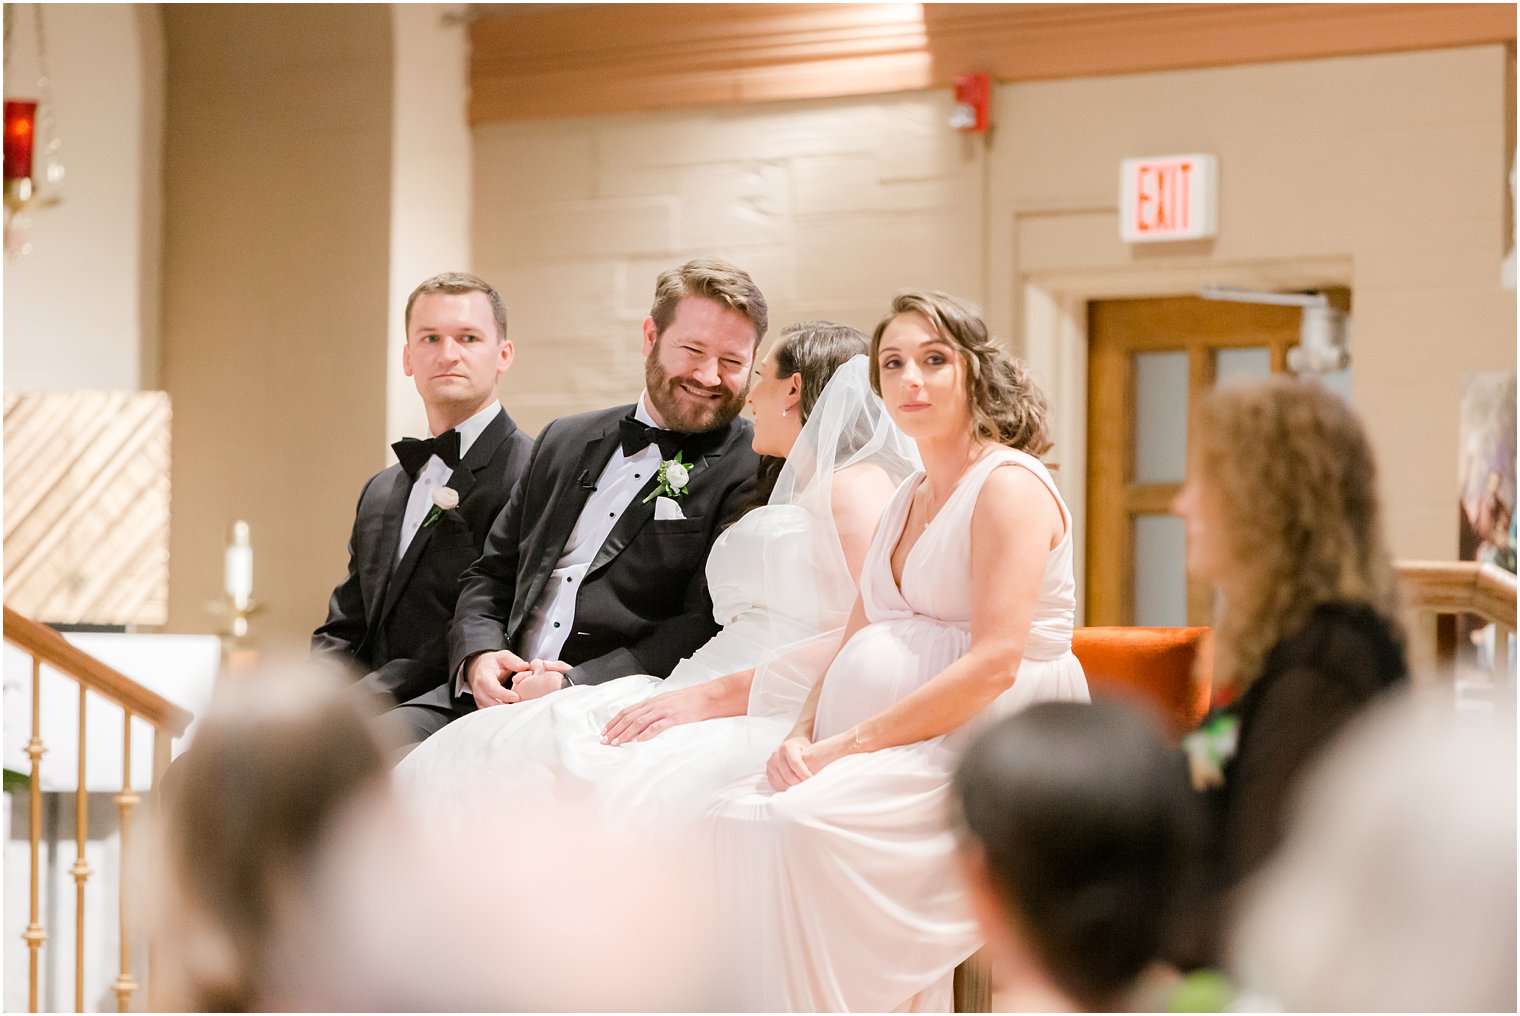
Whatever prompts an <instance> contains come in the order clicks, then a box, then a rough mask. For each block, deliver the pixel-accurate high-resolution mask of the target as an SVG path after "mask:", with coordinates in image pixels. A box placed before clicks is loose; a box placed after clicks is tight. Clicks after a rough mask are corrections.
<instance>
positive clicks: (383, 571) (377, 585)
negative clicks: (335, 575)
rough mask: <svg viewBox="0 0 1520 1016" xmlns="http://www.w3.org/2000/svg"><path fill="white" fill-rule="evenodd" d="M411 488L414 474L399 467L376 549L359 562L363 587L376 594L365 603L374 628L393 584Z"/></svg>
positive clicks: (369, 625) (387, 496)
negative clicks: (372, 553) (393, 573)
mask: <svg viewBox="0 0 1520 1016" xmlns="http://www.w3.org/2000/svg"><path fill="white" fill-rule="evenodd" d="M411 492H412V480H411V477H409V476H407V475H406V471H405V470H402V469H398V470H396V473H395V475H394V476H393V477H392V478H391V489H390V490H389V491H387V492H386V494H385V501H384V507H383V509H382V514H381V516H380V539H379V541H378V542H377V545H376V553H375V554H374V555H373V556H371V558H370V559H369V560H368V561H365V562H363V563H362V564H361V565H360V567H361V568H362V569H363V574H362V576H361V578H362V581H363V584H364V588H365V589H372V590H374V593H373V595H371V596H369V597H367V598H366V599H365V603H364V615H365V617H364V620H365V622H366V627H367V628H368V630H369V631H371V632H373V631H375V629H376V628H377V627H378V622H379V619H380V615H381V614H382V612H383V610H384V606H385V602H386V598H387V595H388V594H389V592H390V587H391V586H392V585H393V583H392V582H391V577H392V572H393V571H394V568H393V567H392V566H393V565H394V564H395V562H396V548H397V547H398V546H400V544H401V521H402V519H403V518H404V517H405V516H406V501H407V497H408V496H409V495H410V494H411Z"/></svg>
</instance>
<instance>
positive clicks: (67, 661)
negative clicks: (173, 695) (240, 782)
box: [5, 607, 192, 737]
mask: <svg viewBox="0 0 1520 1016" xmlns="http://www.w3.org/2000/svg"><path fill="white" fill-rule="evenodd" d="M5 641H7V642H9V643H11V644H12V645H14V646H16V647H18V648H20V649H24V650H25V651H27V652H28V653H31V654H32V656H34V657H36V658H37V659H39V660H42V661H43V662H44V663H46V664H48V665H49V666H51V667H53V668H55V669H57V670H59V671H62V672H63V673H65V674H67V675H68V676H70V677H72V678H73V679H74V680H76V681H78V682H79V683H80V684H82V685H84V686H85V687H86V688H89V689H90V691H92V692H95V693H96V694H97V695H101V696H103V697H105V698H108V699H110V700H111V701H112V702H115V703H116V704H117V705H118V706H121V707H122V708H123V709H125V710H127V711H128V712H130V713H132V714H133V715H134V716H137V717H140V718H141V719H143V720H146V721H147V722H148V723H150V724H152V725H153V726H155V727H157V728H158V729H160V730H164V731H167V732H168V733H169V734H171V735H173V736H175V737H178V736H179V735H180V734H183V733H184V732H185V728H186V727H188V726H190V720H191V718H192V717H191V715H190V713H189V712H188V711H186V710H184V709H181V708H180V707H179V706H177V705H175V704H174V703H173V702H170V701H169V700H168V699H166V698H164V697H163V696H162V695H160V694H158V693H157V692H155V691H151V690H149V689H147V688H144V687H143V686H142V685H140V684H138V683H137V682H136V681H134V680H132V679H131V678H130V677H128V676H126V675H125V674H123V673H122V672H121V671H119V670H117V669H115V668H114V667H109V666H107V665H106V664H104V663H101V662H100V661H99V660H97V659H95V657H93V656H91V655H90V654H89V653H87V652H85V651H84V650H82V649H80V648H79V647H78V646H75V645H74V644H73V643H71V642H69V640H68V639H66V638H64V637H63V636H62V635H60V634H58V633H57V632H56V631H54V630H53V629H51V628H49V627H48V626H47V625H45V624H39V623H38V622H36V621H33V620H32V619H31V618H28V617H23V616H22V615H20V614H18V613H16V612H15V611H14V610H12V609H11V608H9V607H6V608H5Z"/></svg>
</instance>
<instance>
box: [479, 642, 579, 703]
mask: <svg viewBox="0 0 1520 1016" xmlns="http://www.w3.org/2000/svg"><path fill="white" fill-rule="evenodd" d="M569 669H570V664H568V663H565V662H564V661H562V660H524V659H523V658H522V657H520V656H518V655H517V654H516V653H513V652H511V651H510V650H506V649H499V650H497V651H496V652H494V653H481V654H480V655H479V656H477V657H475V658H474V659H472V660H471V661H470V663H469V678H470V691H471V693H472V694H474V696H475V704H476V705H477V706H480V707H481V708H482V709H483V708H485V707H486V706H503V705H511V704H512V703H514V702H521V701H524V700H527V699H535V698H542V697H543V696H545V695H547V694H549V693H550V692H552V691H558V690H559V688H560V685H562V684H563V683H564V675H565V673H566V672H567V671H569ZM508 680H511V682H512V687H510V688H508V687H507V681H508Z"/></svg>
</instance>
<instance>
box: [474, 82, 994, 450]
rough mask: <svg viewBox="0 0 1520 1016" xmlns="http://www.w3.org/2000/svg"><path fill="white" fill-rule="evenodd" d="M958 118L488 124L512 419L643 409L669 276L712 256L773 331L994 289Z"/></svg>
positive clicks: (865, 324)
mask: <svg viewBox="0 0 1520 1016" xmlns="http://www.w3.org/2000/svg"><path fill="white" fill-rule="evenodd" d="M949 114H950V102H949V96H948V95H947V94H946V93H943V92H932V93H930V92H921V93H913V94H904V95H894V96H887V97H872V98H870V99H840V100H828V101H815V102H799V103H786V104H775V105H759V106H734V107H718V108H711V109H702V110H693V111H686V112H673V113H669V114H632V115H619V116H603V117H584V118H574V119H563V120H546V121H525V122H519V123H507V124H494V125H489V126H485V127H481V128H478V129H477V130H476V131H475V217H474V245H475V264H476V267H477V269H478V270H479V271H480V272H481V273H482V274H483V275H484V276H485V277H486V278H488V279H490V280H492V281H493V282H494V283H496V285H497V286H498V287H499V288H500V289H501V291H502V293H503V295H504V296H505V298H506V300H507V304H508V307H509V309H510V313H511V315H512V331H513V336H514V338H515V339H516V341H517V357H518V359H517V364H516V366H514V367H513V368H512V371H511V373H510V374H508V376H507V379H506V382H505V384H504V386H503V391H504V393H505V395H504V397H505V399H506V402H507V405H508V408H509V409H510V410H511V411H512V413H513V414H514V415H515V416H516V417H517V419H518V420H519V421H520V422H521V423H522V424H523V426H525V427H527V428H528V429H530V430H537V429H538V428H539V427H541V426H542V425H543V424H544V423H545V422H546V421H548V420H551V419H553V418H554V417H557V416H562V415H565V414H567V413H574V412H579V411H582V410H586V409H592V408H598V407H601V406H606V405H612V404H616V403H619V402H626V401H631V400H632V399H633V398H634V397H635V396H636V395H637V394H638V391H639V389H640V387H641V385H642V373H641V363H642V361H641V359H640V356H639V324H640V322H642V321H643V319H644V317H645V316H646V315H647V314H648V313H649V303H650V300H651V297H652V295H653V292H654V280H655V276H656V275H657V274H658V273H659V272H660V271H661V270H663V269H665V268H667V267H670V266H673V265H677V264H680V263H681V262H682V261H684V260H686V259H687V258H689V257H692V256H695V255H698V254H718V255H720V256H723V257H726V258H728V259H730V260H731V261H733V262H734V263H735V264H737V265H739V266H740V267H742V268H745V269H746V270H748V271H749V272H750V273H751V274H752V275H753V276H754V278H755V280H756V282H757V283H758V284H759V285H760V287H761V289H762V290H763V291H764V292H765V294H766V297H767V300H768V301H769V303H770V317H771V321H772V324H773V327H772V330H771V334H772V335H774V334H775V332H776V330H777V329H778V328H779V327H780V326H782V325H784V324H787V323H789V322H791V321H796V320H799V319H803V318H817V317H823V318H830V319H833V320H836V321H841V322H845V323H848V324H853V325H856V326H858V327H860V328H865V329H869V328H871V327H872V326H874V325H875V323H876V321H877V319H878V318H880V316H881V314H882V311H883V310H884V309H885V308H886V306H887V303H888V301H889V300H890V298H891V296H892V294H894V293H895V292H897V291H898V290H900V289H905V288H908V287H921V286H934V287H939V288H943V289H949V290H952V291H956V292H961V293H966V294H969V295H972V296H977V295H979V293H980V290H981V285H982V264H983V258H982V252H981V244H982V240H981V211H982V207H983V205H982V181H983V170H984V158H983V147H984V146H983V144H982V142H981V141H980V139H977V140H968V139H966V138H963V137H961V136H959V135H957V134H956V133H955V132H954V131H951V130H949V129H948V128H947V127H946V126H945V121H946V119H947V118H948V116H949Z"/></svg>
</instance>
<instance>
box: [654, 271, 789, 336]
mask: <svg viewBox="0 0 1520 1016" xmlns="http://www.w3.org/2000/svg"><path fill="white" fill-rule="evenodd" d="M688 296H700V297H703V298H704V299H708V300H716V301H718V302H719V303H721V304H723V305H724V306H725V307H728V308H729V309H730V310H736V311H738V312H739V313H740V314H743V315H744V316H745V317H746V318H748V319H749V322H750V324H752V325H754V326H755V345H756V346H759V345H760V340H761V339H762V338H763V337H764V336H765V329H766V328H767V327H768V325H769V322H768V321H767V319H766V314H767V312H766V307H765V295H764V294H763V293H761V292H760V287H759V286H757V285H755V280H754V279H751V278H750V277H749V273H748V272H746V271H745V270H744V269H742V268H736V267H734V266H733V265H731V264H729V263H728V262H727V261H724V260H723V259H722V258H692V259H691V260H690V261H688V262H686V263H685V264H684V265H682V266H681V267H680V268H671V269H669V270H668V271H664V272H661V273H660V277H659V280H658V281H657V282H656V283H655V287H654V306H652V307H650V308H649V316H650V317H651V318H653V319H654V328H655V333H656V334H657V335H659V334H664V332H665V329H666V328H668V327H669V326H670V322H671V321H672V320H674V319H675V316H676V306H677V305H678V304H679V303H680V302H681V300H682V299H683V298H685V297H688Z"/></svg>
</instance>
